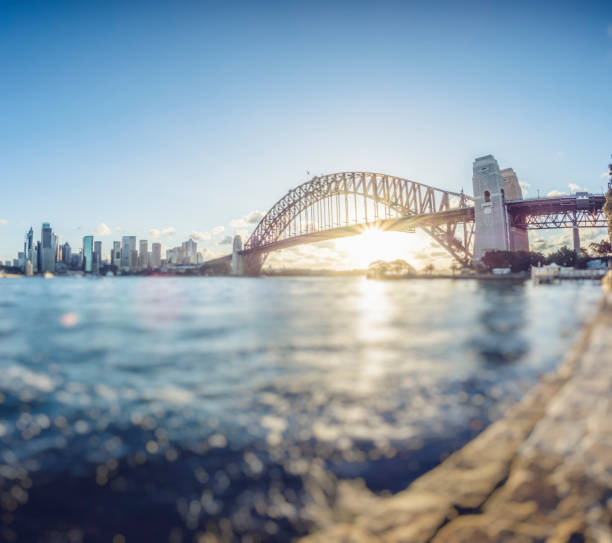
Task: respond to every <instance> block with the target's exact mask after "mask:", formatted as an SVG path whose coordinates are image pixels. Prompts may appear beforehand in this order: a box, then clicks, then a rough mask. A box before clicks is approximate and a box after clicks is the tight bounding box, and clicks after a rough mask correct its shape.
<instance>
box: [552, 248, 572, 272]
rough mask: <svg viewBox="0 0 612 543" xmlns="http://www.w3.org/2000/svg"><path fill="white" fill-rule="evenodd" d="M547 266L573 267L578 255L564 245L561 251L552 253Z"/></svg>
mask: <svg viewBox="0 0 612 543" xmlns="http://www.w3.org/2000/svg"><path fill="white" fill-rule="evenodd" d="M546 263H547V264H559V266H564V267H571V266H573V265H574V264H575V263H576V253H575V252H574V251H572V250H571V249H570V248H569V247H567V246H566V245H564V246H563V247H561V249H559V250H557V251H555V252H554V253H550V254H549V255H548V256H547V257H546Z"/></svg>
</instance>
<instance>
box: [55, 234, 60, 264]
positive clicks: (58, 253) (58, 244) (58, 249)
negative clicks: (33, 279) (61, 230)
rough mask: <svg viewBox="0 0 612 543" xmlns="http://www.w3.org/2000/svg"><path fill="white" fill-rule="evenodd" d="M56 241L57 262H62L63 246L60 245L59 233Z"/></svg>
mask: <svg viewBox="0 0 612 543" xmlns="http://www.w3.org/2000/svg"><path fill="white" fill-rule="evenodd" d="M54 241H55V243H54V247H55V262H60V261H61V260H62V246H61V245H60V242H59V236H58V235H57V234H55V237H54Z"/></svg>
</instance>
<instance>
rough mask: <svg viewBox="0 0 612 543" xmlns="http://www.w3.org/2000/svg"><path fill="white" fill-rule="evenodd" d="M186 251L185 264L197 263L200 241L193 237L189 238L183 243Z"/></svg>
mask: <svg viewBox="0 0 612 543" xmlns="http://www.w3.org/2000/svg"><path fill="white" fill-rule="evenodd" d="M182 248H183V250H184V252H185V256H184V261H183V263H184V264H195V263H196V261H197V253H198V243H197V241H194V240H192V239H188V240H187V241H185V242H184V243H183V244H182Z"/></svg>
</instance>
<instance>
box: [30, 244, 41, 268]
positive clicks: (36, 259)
mask: <svg viewBox="0 0 612 543" xmlns="http://www.w3.org/2000/svg"><path fill="white" fill-rule="evenodd" d="M32 267H33V268H34V273H38V272H39V271H40V241H37V242H36V245H34V248H33V250H32Z"/></svg>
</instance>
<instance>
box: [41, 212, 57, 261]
mask: <svg viewBox="0 0 612 543" xmlns="http://www.w3.org/2000/svg"><path fill="white" fill-rule="evenodd" d="M40 242H41V254H40V255H39V256H40V270H39V271H40V272H41V273H44V272H53V271H55V236H54V235H53V230H52V228H51V225H50V224H49V223H48V222H44V223H43V225H42V231H41V236H40Z"/></svg>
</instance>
